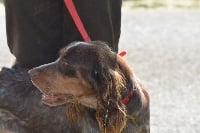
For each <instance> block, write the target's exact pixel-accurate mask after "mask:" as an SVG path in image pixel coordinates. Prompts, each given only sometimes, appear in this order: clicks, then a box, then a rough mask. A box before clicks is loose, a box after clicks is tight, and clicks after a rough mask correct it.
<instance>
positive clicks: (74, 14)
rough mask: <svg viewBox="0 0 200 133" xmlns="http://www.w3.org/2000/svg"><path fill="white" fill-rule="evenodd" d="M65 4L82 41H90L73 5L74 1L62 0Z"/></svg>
mask: <svg viewBox="0 0 200 133" xmlns="http://www.w3.org/2000/svg"><path fill="white" fill-rule="evenodd" d="M64 3H65V6H66V7H67V9H68V11H69V13H70V15H71V17H72V19H73V20H74V23H75V25H76V27H77V29H78V30H79V32H80V34H81V36H82V38H83V40H84V41H86V42H89V41H91V39H90V36H89V35H88V33H87V31H86V29H85V27H84V25H83V23H82V21H81V19H80V17H79V15H78V13H77V10H76V8H75V6H74V3H73V1H72V0H64Z"/></svg>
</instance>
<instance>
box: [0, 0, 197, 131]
mask: <svg viewBox="0 0 200 133" xmlns="http://www.w3.org/2000/svg"><path fill="white" fill-rule="evenodd" d="M0 1H2V0H0ZM120 50H126V51H127V55H126V57H125V59H126V60H127V61H128V62H129V64H130V65H131V67H132V68H133V70H134V71H135V73H136V75H137V76H138V77H139V78H140V79H141V80H142V81H143V82H144V83H145V84H146V86H147V87H148V88H149V91H150V95H151V133H200V124H199V123H200V113H199V112H200V0H124V1H123V8H122V32H121V39H120ZM13 60H14V57H13V56H12V55H11V54H10V53H9V50H8V48H7V42H6V29H5V12H4V7H3V5H2V4H0V67H3V66H7V67H9V66H11V64H12V62H13Z"/></svg>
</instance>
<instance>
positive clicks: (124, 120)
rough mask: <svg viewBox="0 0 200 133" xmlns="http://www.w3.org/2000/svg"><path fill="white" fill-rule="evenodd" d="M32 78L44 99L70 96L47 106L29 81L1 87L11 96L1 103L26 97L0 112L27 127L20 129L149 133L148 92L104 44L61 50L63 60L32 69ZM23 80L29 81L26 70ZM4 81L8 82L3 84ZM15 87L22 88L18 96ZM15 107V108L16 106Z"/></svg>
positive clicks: (71, 46) (0, 106)
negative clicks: (14, 118)
mask: <svg viewBox="0 0 200 133" xmlns="http://www.w3.org/2000/svg"><path fill="white" fill-rule="evenodd" d="M10 71H11V70H9V72H7V73H8V74H11V75H12V76H11V78H14V77H13V76H16V75H18V76H19V77H20V78H21V76H20V73H16V72H14V73H12V72H10ZM29 74H30V77H31V80H32V82H33V83H34V85H35V86H37V88H38V89H39V90H40V91H41V92H42V93H43V94H45V95H52V96H54V95H55V96H56V97H59V95H61V96H63V95H67V96H69V97H67V98H66V99H65V100H63V99H62V98H61V99H58V100H57V101H54V102H52V101H51V102H49V101H48V100H47V101H43V102H44V103H45V104H46V105H45V104H42V103H41V98H40V94H41V93H40V92H39V91H38V90H37V89H35V88H34V87H33V86H32V85H31V84H30V80H29V78H27V79H23V78H22V79H23V80H22V82H21V80H20V78H17V79H15V78H14V80H16V81H13V83H14V82H16V83H17V86H13V87H12V88H9V90H10V91H8V92H7V90H8V89H7V90H6V89H5V88H7V87H8V86H9V85H7V84H6V85H7V86H6V87H5V88H2V86H0V89H1V90H3V91H5V92H6V94H7V95H6V96H5V94H0V98H1V99H0V102H1V101H6V100H7V99H9V98H8V94H9V93H11V94H12V95H13V96H14V94H15V93H16V95H23V97H18V99H17V100H18V101H13V100H8V101H9V102H8V101H7V104H4V103H3V102H1V103H3V105H2V104H1V105H0V108H3V109H4V110H8V111H9V112H10V113H11V114H13V115H14V116H16V117H17V118H18V119H19V120H20V121H22V123H23V122H25V123H23V124H24V125H23V124H20V125H21V126H22V127H24V129H26V130H29V132H31V131H33V130H35V132H41V133H46V132H48V133H51V132H52V133H53V132H77V133H99V132H102V133H104V132H106V133H121V132H122V133H149V132H150V131H149V95H148V92H147V90H146V88H145V87H144V86H143V84H142V83H141V82H140V81H139V80H138V79H137V78H136V76H135V75H134V73H133V72H132V70H131V69H130V67H129V66H128V64H127V63H126V62H125V61H124V59H122V58H121V57H120V56H118V55H117V54H115V53H114V52H112V51H111V50H110V49H109V48H108V46H107V45H106V44H105V43H102V42H90V43H85V42H75V43H72V44H70V45H69V46H67V47H65V48H63V49H62V50H61V51H60V58H59V59H57V60H56V61H55V62H53V63H50V64H46V65H42V66H39V67H37V68H34V69H32V70H31V71H29ZM22 75H26V76H25V77H27V73H26V71H24V72H23V74H22ZM0 76H1V75H0ZM18 80H19V81H18ZM0 82H3V83H4V81H2V80H1V79H0ZM9 82H11V81H9ZM20 83H21V84H20ZM25 85H27V86H26V87H25ZM19 86H22V87H21V88H20V87H19ZM16 88H20V89H18V91H17V90H16ZM131 90H133V91H134V95H133V97H132V98H131V99H130V101H129V102H128V104H127V105H124V104H123V103H122V99H123V98H124V97H125V96H127V95H128V93H129V92H130V91H131ZM69 94H70V95H69ZM5 97H7V99H6V98H5ZM10 99H12V98H10ZM15 102H16V103H15ZM17 103H18V105H17V106H15V105H12V104H17ZM12 106H14V107H12ZM22 108H23V109H22ZM20 111H21V112H20ZM31 116H32V117H31ZM33 118H34V119H33ZM0 120H1V119H0ZM36 125H37V126H36ZM0 127H1V126H0ZM5 127H6V126H5ZM45 129H46V130H48V131H45ZM0 131H1V130H0ZM24 132H26V131H24Z"/></svg>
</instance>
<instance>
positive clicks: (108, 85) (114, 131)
mask: <svg viewBox="0 0 200 133" xmlns="http://www.w3.org/2000/svg"><path fill="white" fill-rule="evenodd" d="M121 79H122V77H121V76H120V74H119V73H118V72H117V71H115V70H114V69H111V68H102V69H101V71H100V74H99V83H98V84H99V85H98V86H99V87H98V90H97V91H98V96H97V99H98V100H97V101H98V102H97V112H96V118H97V121H98V124H99V127H100V130H101V132H107V133H121V131H122V130H123V128H124V127H125V125H126V121H127V119H126V109H125V106H124V104H123V103H122V102H121V95H120V86H121V85H119V82H121V81H120V80H121Z"/></svg>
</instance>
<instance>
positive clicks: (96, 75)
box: [92, 71, 100, 80]
mask: <svg viewBox="0 0 200 133" xmlns="http://www.w3.org/2000/svg"><path fill="white" fill-rule="evenodd" d="M92 76H93V78H94V79H95V80H99V78H100V75H99V72H97V71H93V73H92Z"/></svg>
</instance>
